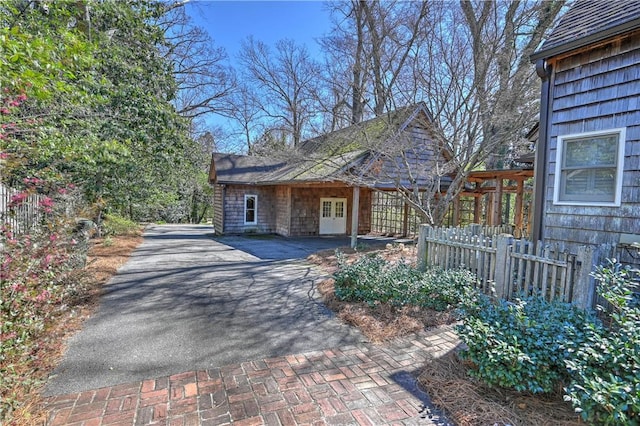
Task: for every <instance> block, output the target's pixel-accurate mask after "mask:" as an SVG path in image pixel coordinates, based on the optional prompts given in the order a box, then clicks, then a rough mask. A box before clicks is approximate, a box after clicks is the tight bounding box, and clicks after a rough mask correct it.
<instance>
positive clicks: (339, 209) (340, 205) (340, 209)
mask: <svg viewBox="0 0 640 426" xmlns="http://www.w3.org/2000/svg"><path fill="white" fill-rule="evenodd" d="M336 217H344V202H343V201H336Z"/></svg>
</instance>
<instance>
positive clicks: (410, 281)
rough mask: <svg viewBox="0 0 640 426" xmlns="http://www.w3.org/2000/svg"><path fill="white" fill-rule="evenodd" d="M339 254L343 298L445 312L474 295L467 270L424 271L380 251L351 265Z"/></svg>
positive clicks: (339, 293)
mask: <svg viewBox="0 0 640 426" xmlns="http://www.w3.org/2000/svg"><path fill="white" fill-rule="evenodd" d="M337 256H338V266H339V268H338V271H337V272H336V273H335V274H334V278H335V280H336V284H335V294H336V296H337V297H338V298H339V299H340V300H345V301H360V302H366V303H368V304H369V305H371V306H373V305H375V304H377V303H389V304H391V305H392V306H404V305H414V306H422V307H427V308H432V309H435V310H438V311H444V310H447V309H451V308H455V307H457V306H458V305H459V304H460V303H461V302H462V301H463V300H467V299H469V298H473V293H474V290H473V287H472V286H470V285H469V284H470V283H471V282H473V281H474V279H475V278H474V277H473V275H471V274H470V273H468V272H467V271H462V270H451V271H444V270H441V269H438V268H433V269H429V270H427V271H426V272H421V271H419V270H418V269H416V268H414V267H412V266H410V265H408V264H407V263H405V262H403V261H400V262H396V263H390V262H387V261H386V260H385V259H383V258H382V257H381V256H380V255H378V254H369V255H365V256H363V257H361V258H360V259H358V260H356V261H355V262H353V263H351V264H348V263H347V262H346V261H345V258H344V256H343V255H342V254H341V253H338V254H337Z"/></svg>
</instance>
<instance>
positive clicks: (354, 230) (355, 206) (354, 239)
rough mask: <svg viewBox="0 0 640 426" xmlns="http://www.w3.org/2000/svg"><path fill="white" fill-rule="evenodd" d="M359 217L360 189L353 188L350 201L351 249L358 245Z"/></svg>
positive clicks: (357, 187)
mask: <svg viewBox="0 0 640 426" xmlns="http://www.w3.org/2000/svg"><path fill="white" fill-rule="evenodd" d="M359 215H360V187H359V186H354V187H353V200H352V201H351V248H352V249H355V248H356V245H358V216H359Z"/></svg>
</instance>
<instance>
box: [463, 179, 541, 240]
mask: <svg viewBox="0 0 640 426" xmlns="http://www.w3.org/2000/svg"><path fill="white" fill-rule="evenodd" d="M532 177H533V169H508V170H482V171H475V172H471V173H470V174H469V177H468V178H467V184H466V185H465V189H463V191H462V192H461V193H460V194H459V195H458V197H457V198H456V200H455V201H454V206H453V222H454V224H456V225H457V224H460V198H461V197H473V201H474V208H473V222H474V223H481V224H484V225H487V226H500V225H507V224H506V223H502V222H503V208H504V204H503V195H504V194H515V205H514V215H513V216H514V223H513V225H514V228H515V229H514V233H516V234H518V235H517V236H521V235H524V234H528V233H529V229H530V227H531V215H529V217H528V218H527V220H526V221H525V215H524V210H525V205H524V195H525V194H527V193H528V194H531V193H532V192H533V190H532V188H528V187H527V186H526V185H525V181H526V180H528V179H530V178H532ZM485 195H488V200H487V202H486V205H484V206H483V200H486V199H487V197H485ZM483 207H484V208H483ZM483 213H484V214H483Z"/></svg>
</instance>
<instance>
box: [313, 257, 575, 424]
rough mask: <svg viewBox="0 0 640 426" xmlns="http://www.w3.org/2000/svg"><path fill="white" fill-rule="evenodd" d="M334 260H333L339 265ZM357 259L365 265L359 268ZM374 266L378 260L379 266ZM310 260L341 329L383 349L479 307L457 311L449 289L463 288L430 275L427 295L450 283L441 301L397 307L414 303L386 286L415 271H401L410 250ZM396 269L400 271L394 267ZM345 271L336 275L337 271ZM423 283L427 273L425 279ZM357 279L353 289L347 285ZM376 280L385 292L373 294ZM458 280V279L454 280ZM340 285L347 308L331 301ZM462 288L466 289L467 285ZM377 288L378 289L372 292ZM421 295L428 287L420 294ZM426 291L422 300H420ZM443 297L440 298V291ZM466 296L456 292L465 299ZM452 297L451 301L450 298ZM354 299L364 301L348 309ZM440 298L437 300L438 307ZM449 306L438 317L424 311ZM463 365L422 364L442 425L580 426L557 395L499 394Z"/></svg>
mask: <svg viewBox="0 0 640 426" xmlns="http://www.w3.org/2000/svg"><path fill="white" fill-rule="evenodd" d="M339 258H340V259H339ZM363 258H364V260H363ZM380 259H383V261H382V260H380ZM309 260H311V261H312V262H314V263H316V264H318V265H320V266H322V267H323V269H324V270H325V271H327V272H328V273H330V274H332V275H333V276H335V277H336V279H335V280H334V279H333V278H331V279H327V280H325V281H324V282H322V283H321V284H320V285H319V290H320V292H321V293H322V294H323V296H324V299H325V303H326V304H327V305H328V306H329V307H330V308H331V309H332V310H334V311H335V312H336V314H337V316H338V317H339V318H341V319H342V320H343V321H345V322H347V323H350V324H352V325H354V326H357V327H358V328H360V329H361V331H362V332H363V333H364V334H365V335H366V336H367V337H368V338H369V339H370V340H371V341H373V342H384V341H385V340H389V339H393V338H396V337H398V336H402V335H404V334H408V333H412V332H418V331H421V330H424V329H425V328H428V327H434V326H439V325H442V324H450V323H455V322H457V321H459V318H460V317H459V316H458V315H457V313H456V312H457V311H459V310H464V311H470V310H472V309H474V307H475V308H476V309H479V307H480V306H482V303H483V300H484V299H483V298H482V297H481V296H479V295H478V294H477V293H476V292H471V294H467V295H466V296H465V298H462V303H459V304H455V303H453V301H454V300H460V298H457V299H456V298H455V297H452V294H451V293H453V295H456V294H458V295H459V294H460V293H461V292H460V291H459V290H456V288H459V287H463V286H462V281H464V280H463V279H461V280H460V281H458V280H456V279H452V276H451V275H448V274H446V273H445V274H442V275H439V274H435V276H436V277H440V280H441V281H438V278H436V280H435V281H434V283H433V285H432V287H431V288H441V289H442V287H446V285H445V283H444V281H445V280H446V282H452V286H451V288H445V289H443V290H442V295H443V297H442V300H441V301H439V302H437V303H434V302H427V303H425V304H424V306H418V305H411V304H405V305H403V304H402V303H403V301H407V300H415V299H416V298H417V297H418V296H417V295H418V294H419V292H417V291H414V290H415V288H416V287H419V286H411V285H409V284H408V282H395V283H394V282H393V280H392V279H391V278H390V276H391V277H393V276H396V277H404V278H407V277H413V276H414V273H415V272H414V271H411V270H408V269H407V268H408V267H410V266H415V264H416V248H415V247H413V246H406V247H405V246H403V245H387V246H386V247H385V248H382V247H375V246H374V247H363V248H361V249H359V250H351V249H343V250H342V251H341V255H340V256H337V255H336V253H334V252H333V251H325V252H319V253H316V254H315V255H312V256H310V258H309ZM399 264H402V266H398V265H399ZM345 266H346V268H345V269H344V270H341V268H344V267H345ZM427 275H429V273H427ZM359 277H361V278H362V283H361V284H360V285H357V284H356V283H354V282H353V281H354V280H355V281H357V280H358V279H360V278H359ZM376 277H379V278H380V281H381V282H383V283H386V284H383V287H385V288H386V289H385V288H377V285H376V283H375V281H376V279H377V278H376ZM453 277H458V278H462V277H465V275H464V274H461V275H453ZM338 279H342V280H343V281H344V284H343V286H344V287H346V288H344V289H342V290H341V291H343V292H344V294H346V295H347V296H348V297H353V300H354V301H344V300H340V299H339V298H338V297H337V295H336V291H335V290H336V288H337V285H336V281H337V280H338ZM467 284H468V282H467ZM378 287H379V286H378ZM402 287H405V288H408V289H409V290H410V296H401V297H399V298H396V299H395V301H394V302H392V303H389V302H379V301H376V300H375V298H376V297H379V296H381V298H382V299H389V300H391V299H393V298H392V297H391V296H392V295H393V294H394V292H397V291H398V290H399V289H400V288H402ZM426 288H428V287H426ZM426 288H425V292H426ZM445 290H446V291H445ZM467 291H468V290H466V289H465V290H463V291H462V292H464V293H466V292H467ZM450 292H451V293H450ZM356 294H361V295H364V296H366V297H367V298H369V299H368V300H366V301H355V300H356ZM438 298H439V297H436V299H438ZM433 305H436V306H440V307H444V306H449V307H448V308H447V309H445V310H443V311H437V310H435V309H433V308H432V307H427V306H433ZM471 366H472V364H471V363H470V362H469V361H464V360H462V359H461V358H460V357H459V356H458V354H457V353H451V354H449V355H448V356H446V357H443V358H439V359H434V360H432V361H430V362H427V363H426V364H425V365H424V366H422V367H423V373H422V374H421V375H420V378H419V381H420V383H421V385H422V387H423V389H424V390H425V391H426V392H427V393H428V394H429V396H430V398H431V400H432V402H434V403H435V404H436V405H437V406H438V407H439V408H441V409H443V410H445V411H446V412H447V417H448V418H449V419H450V420H452V421H454V422H455V423H456V424H458V425H487V424H490V425H493V424H496V425H506V424H510V425H551V424H553V425H565V426H569V425H579V424H584V423H583V422H581V421H580V419H579V418H578V416H577V415H576V413H575V412H574V410H573V408H572V406H571V404H569V403H567V402H565V401H563V393H562V389H561V388H557V389H555V390H554V392H552V393H550V394H532V393H528V392H526V393H523V392H517V391H515V390H508V389H504V388H497V387H490V386H488V385H486V384H484V383H483V382H482V381H480V380H478V379H476V378H474V377H471V376H470V375H469V374H468V369H469V368H470V367H471Z"/></svg>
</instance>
